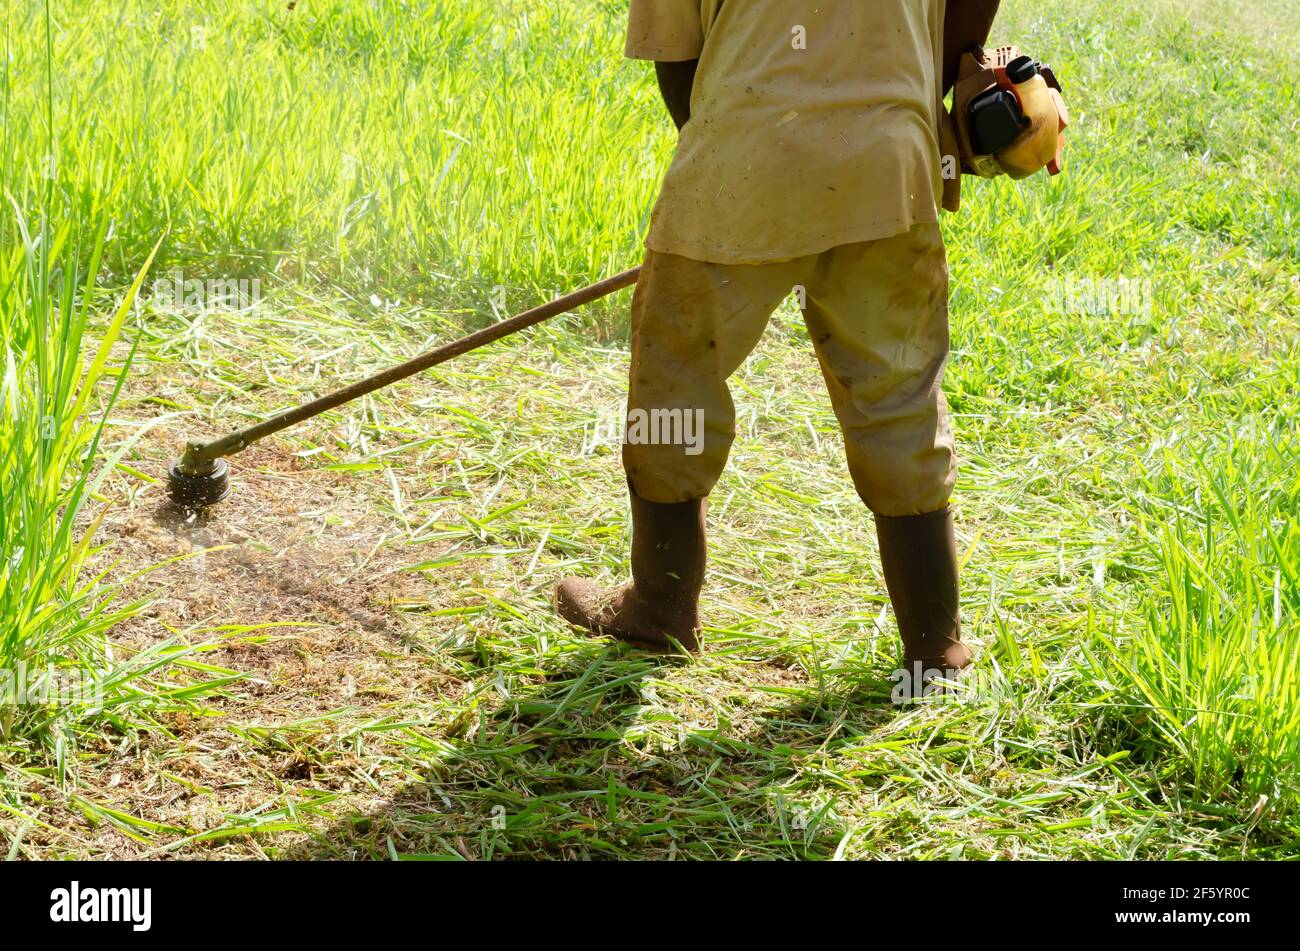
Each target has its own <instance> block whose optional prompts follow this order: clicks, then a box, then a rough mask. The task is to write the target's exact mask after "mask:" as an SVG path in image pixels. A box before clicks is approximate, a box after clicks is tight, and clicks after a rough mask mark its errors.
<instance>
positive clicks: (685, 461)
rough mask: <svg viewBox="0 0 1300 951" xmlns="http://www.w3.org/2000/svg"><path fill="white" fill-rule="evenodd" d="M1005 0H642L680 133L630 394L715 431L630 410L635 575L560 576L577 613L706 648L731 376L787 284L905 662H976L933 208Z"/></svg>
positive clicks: (646, 636)
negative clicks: (972, 55) (658, 432)
mask: <svg viewBox="0 0 1300 951" xmlns="http://www.w3.org/2000/svg"><path fill="white" fill-rule="evenodd" d="M997 8H998V2H997V0H964V2H963V0H946V2H945V0H872V2H869V3H868V2H863V0H822V2H820V3H818V4H809V3H801V2H796V0H763V2H762V3H743V2H739V0H632V2H631V7H630V11H629V19H628V35H627V48H626V53H627V55H628V56H629V57H632V58H635V59H642V60H652V61H654V63H655V70H656V74H657V77H658V83H659V88H660V90H661V93H662V96H663V99H664V102H665V104H666V106H667V109H668V112H669V114H670V115H671V117H672V119H673V121H674V122H675V124H676V125H677V127H678V130H679V133H680V134H679V139H678V143H677V148H676V152H675V154H674V156H673V160H672V163H671V165H670V167H669V169H668V171H667V174H666V176H665V179H664V183H663V186H662V189H661V192H660V195H659V199H658V201H657V203H656V205H655V207H654V211H653V214H652V217H651V221H650V227H649V231H648V234H647V236H646V241H645V244H646V253H645V261H644V265H643V267H642V269H641V273H640V276H639V279H638V282H637V285H636V289H635V292H634V295H633V300H632V345H631V367H630V375H629V387H628V400H627V405H628V414H629V419H630V418H631V417H632V416H633V415H634V414H636V415H638V416H639V417H641V418H642V419H646V418H650V419H654V418H659V419H661V420H672V419H677V418H679V417H681V418H699V419H701V420H702V422H703V439H702V440H698V441H697V444H696V445H694V446H693V447H687V446H685V445H682V444H681V442H682V441H681V440H676V441H674V440H672V439H666V440H665V439H648V438H641V439H633V438H631V436H632V433H631V432H630V430H629V433H628V438H626V439H625V440H624V445H623V450H622V458H623V465H624V469H625V472H626V476H627V483H628V488H629V492H630V497H631V512H632V552H631V567H632V580H631V582H630V583H629V584H627V585H624V586H622V587H619V588H616V589H612V590H609V589H603V588H601V587H599V586H597V585H596V584H595V583H594V582H593V581H592V580H591V579H587V578H579V577H569V578H565V579H564V580H563V581H561V582H560V584H559V585H558V587H557V588H556V591H555V606H556V609H557V611H558V612H559V614H560V615H561V616H562V617H564V618H565V619H566V620H568V621H570V622H571V623H573V624H575V625H578V626H581V627H583V628H585V629H587V630H589V631H592V632H595V633H598V634H605V635H611V636H613V637H615V638H618V639H620V640H623V641H628V642H631V643H634V644H637V645H640V646H642V647H646V648H649V649H655V650H669V651H671V650H677V649H684V650H687V651H693V650H695V649H697V648H698V646H699V635H700V631H701V622H700V612H699V599H700V592H701V589H702V587H703V584H704V578H705V549H706V542H705V511H706V499H707V497H708V495H709V492H710V490H711V489H712V488H713V486H714V483H715V482H716V481H717V479H718V477H719V475H720V474H721V472H722V469H723V467H724V465H725V463H726V459H727V455H728V452H729V450H730V447H731V444H732V441H733V439H734V436H735V413H734V407H733V404H732V400H731V396H730V393H729V391H728V388H727V378H728V377H729V376H730V375H731V374H732V373H733V372H734V371H735V370H736V369H737V368H738V367H739V366H740V364H741V363H742V362H743V361H744V359H745V358H746V356H748V354H749V353H750V351H751V350H752V349H753V348H754V346H755V344H756V343H757V341H758V339H759V337H760V335H761V334H762V332H763V330H764V327H765V325H766V323H767V321H768V319H769V317H770V316H771V314H772V313H773V311H774V310H775V309H776V308H777V307H778V306H779V305H780V304H781V302H782V301H783V300H785V299H786V298H787V297H788V296H789V295H790V294H791V291H792V290H796V291H797V292H798V294H799V298H800V300H801V302H802V304H801V306H802V309H803V317H804V320H805V322H806V324H807V327H808V331H809V334H810V335H811V339H812V344H813V347H814V349H815V350H816V355H817V359H818V362H819V363H820V365H821V369H822V374H823V376H824V378H825V382H826V386H827V389H828V390H829V393H830V399H831V402H832V405H833V408H834V411H835V415H836V417H837V419H838V421H839V424H840V427H841V429H842V431H843V434H844V441H845V450H846V456H847V461H848V468H849V472H850V474H851V476H852V479H853V484H854V486H855V488H856V490H857V492H858V494H859V496H860V497H861V499H862V501H863V502H864V503H865V504H866V506H867V508H869V509H870V510H871V512H872V513H873V514H874V518H875V525H876V529H877V533H878V538H879V542H880V557H881V563H882V568H883V572H884V576H885V583H886V587H887V589H888V593H889V597H890V600H891V602H892V604H893V608H894V614H895V617H896V619H897V623H898V628H899V632H900V634H901V638H902V644H903V657H904V660H905V661H906V662H907V664H908V665H909V666H912V665H919V666H920V668H922V669H924V670H927V671H930V672H931V673H932V674H935V675H939V676H951V674H952V673H953V672H955V671H957V670H960V669H961V668H964V667H966V666H967V665H969V664H970V663H971V652H970V651H969V649H968V647H967V646H966V645H965V644H963V643H962V640H961V621H960V617H959V610H958V578H957V553H956V544H955V538H954V532H953V518H952V513H951V510H950V509H949V504H948V503H949V496H950V495H951V492H952V488H953V479H954V472H955V459H954V446H953V436H952V432H951V429H950V426H949V420H948V413H947V406H946V403H945V401H944V396H943V392H942V390H941V386H940V385H941V382H942V379H943V372H944V366H945V363H946V361H947V357H948V346H949V342H948V268H947V261H946V257H945V251H944V244H943V238H942V236H941V235H940V231H939V224H938V208H939V207H940V206H941V205H942V206H944V207H949V208H954V207H955V198H954V194H953V193H954V191H955V189H954V188H953V186H954V184H955V183H954V182H953V181H951V179H952V178H955V177H956V176H952V175H945V165H946V163H949V162H951V161H952V159H951V156H950V155H949V154H948V152H949V151H950V150H949V148H948V145H947V144H948V143H949V142H951V140H952V135H951V128H950V120H949V118H948V116H947V113H946V112H945V110H944V105H943V99H944V96H945V95H946V93H947V91H948V90H949V89H950V88H951V87H952V85H953V83H954V81H955V79H956V76H957V68H958V60H959V59H960V56H961V53H962V52H963V51H965V50H967V49H969V48H971V47H972V46H974V45H976V44H983V43H984V42H985V41H986V40H987V38H988V33H989V29H990V28H991V25H992V22H993V18H994V16H995V14H996V12H997ZM952 150H955V146H953V147H952ZM664 428H668V429H671V427H664ZM643 435H644V434H643ZM688 448H689V449H691V451H688Z"/></svg>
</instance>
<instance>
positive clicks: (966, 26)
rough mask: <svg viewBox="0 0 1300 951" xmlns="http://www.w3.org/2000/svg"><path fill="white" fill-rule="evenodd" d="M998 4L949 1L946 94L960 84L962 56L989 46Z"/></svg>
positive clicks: (991, 0)
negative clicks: (973, 48)
mask: <svg viewBox="0 0 1300 951" xmlns="http://www.w3.org/2000/svg"><path fill="white" fill-rule="evenodd" d="M997 13H998V0H947V7H946V8H945V11H944V15H943V94H944V95H945V96H946V95H948V90H949V89H951V88H952V86H953V83H955V82H956V81H957V66H958V63H960V62H961V54H962V53H964V52H966V51H967V50H968V49H970V48H971V47H972V46H976V45H979V46H983V45H984V44H985V43H987V42H988V39H989V30H991V29H993V18H994V17H995V16H997Z"/></svg>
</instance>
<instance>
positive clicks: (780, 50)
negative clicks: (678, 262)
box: [626, 0, 944, 264]
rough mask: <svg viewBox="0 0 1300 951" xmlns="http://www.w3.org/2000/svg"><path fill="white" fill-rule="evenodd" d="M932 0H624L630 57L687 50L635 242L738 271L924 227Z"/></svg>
mask: <svg viewBox="0 0 1300 951" xmlns="http://www.w3.org/2000/svg"><path fill="white" fill-rule="evenodd" d="M943 10H944V0H631V9H630V14H629V21H628V37H627V50H626V52H627V55H628V56H630V57H632V58H634V59H647V60H660V61H677V60H690V59H696V58H698V59H699V61H700V63H699V69H698V71H697V73H696V76H695V87H694V90H693V91H692V94H691V119H690V121H689V122H687V123H686V125H685V127H684V128H683V129H682V132H681V138H680V140H679V142H678V144H677V151H676V154H675V155H674V156H673V161H672V164H671V165H670V166H669V169H668V173H667V175H666V177H665V179H664V185H663V190H662V192H661V193H660V195H659V201H658V202H657V204H656V205H655V209H654V214H653V216H652V217H651V221H650V231H649V234H648V235H647V236H646V247H648V248H650V249H651V250H654V251H661V252H664V253H668V254H678V255H681V256H683V257H689V258H694V259H695V260H700V261H716V262H720V263H726V264H750V263H759V262H763V261H780V260H786V259H789V258H795V257H801V256H803V255H806V254H814V253H817V252H819V251H824V250H826V249H827V248H832V247H835V246H837V245H841V244H851V243H854V242H858V241H871V240H874V239H876V238H885V237H889V236H890V235H894V234H899V233H901V232H903V231H906V230H908V229H909V228H911V227H912V225H913V224H915V223H917V222H924V221H935V220H937V218H938V210H937V208H936V202H937V201H938V200H939V198H940V197H941V195H942V191H943V183H942V177H941V166H940V155H939V138H938V136H939V133H938V121H939V115H940V112H941V109H942V103H941V100H942V95H941V90H940V84H941V75H942V72H941V69H940V58H941V53H942V49H943Z"/></svg>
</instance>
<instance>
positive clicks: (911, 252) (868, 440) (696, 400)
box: [623, 223, 955, 515]
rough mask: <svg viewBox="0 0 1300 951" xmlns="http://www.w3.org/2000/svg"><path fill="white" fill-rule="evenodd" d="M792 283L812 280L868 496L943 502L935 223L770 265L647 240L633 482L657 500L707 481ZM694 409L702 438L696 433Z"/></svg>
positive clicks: (892, 511) (924, 505) (910, 511)
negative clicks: (744, 378)
mask: <svg viewBox="0 0 1300 951" xmlns="http://www.w3.org/2000/svg"><path fill="white" fill-rule="evenodd" d="M792 289H793V290H795V291H796V293H798V292H799V291H800V290H801V289H802V293H801V294H800V297H801V298H802V299H803V301H804V304H805V306H804V310H803V316H804V322H805V323H806V324H807V327H808V332H809V334H810V335H811V337H812V343H813V346H814V348H815V349H816V351H817V359H818V361H819V362H820V364H821V368H822V375H823V376H824V377H825V380H826V385H827V387H828V389H829V391H830V397H831V404H832V406H833V407H834V410H835V415H836V417H837V418H838V420H839V423H840V428H841V429H842V430H843V433H844V441H845V451H846V455H847V457H848V466H849V472H850V473H851V475H852V477H853V483H854V485H855V487H856V488H857V491H858V494H859V495H860V496H861V497H862V500H863V501H864V502H865V503H866V504H867V506H868V507H869V508H870V509H871V510H872V511H873V512H875V513H876V514H878V515H921V514H925V513H928V512H935V511H938V510H940V509H942V508H943V507H944V506H945V505H947V503H948V497H949V495H950V494H951V492H952V484H953V478H954V473H955V462H954V453H953V440H952V433H951V431H950V429H949V425H948V410H947V403H946V402H945V401H944V397H943V393H942V391H941V390H940V384H941V382H942V379H943V370H944V365H945V364H946V362H947V358H948V265H947V258H946V256H945V253H944V246H943V239H942V237H941V236H940V233H939V226H938V225H937V224H934V223H922V224H918V225H915V226H914V227H913V228H912V229H911V230H910V231H907V232H904V233H902V234H899V235H895V236H893V237H890V238H883V239H881V240H878V241H867V242H863V243H860V244H849V245H842V246H840V247H836V248H832V249H830V250H829V251H824V252H822V253H820V254H813V255H809V256H807V257H801V258H795V259H794V260H790V261H781V262H775V263H765V264H754V265H748V264H747V265H736V264H714V263H708V262H704V261H694V260H691V259H689V258H684V257H679V256H676V255H671V254H661V253H656V252H654V251H647V252H646V259H645V264H644V266H643V267H642V269H641V276H640V279H639V280H638V282H637V286H636V291H635V293H634V295H633V299H632V365H631V381H630V386H629V390H628V421H627V422H628V425H627V430H626V432H625V438H624V443H623V465H624V468H625V469H626V471H627V476H628V479H629V481H630V482H631V484H632V488H633V489H634V491H635V492H636V494H637V495H639V496H640V497H641V498H643V499H645V500H647V501H650V502H682V501H685V500H687V499H694V498H700V497H702V496H705V495H708V494H709V491H710V490H711V489H712V488H713V485H714V483H715V482H717V480H718V477H719V476H720V475H721V474H722V469H723V467H724V466H725V465H726V462H727V454H728V453H729V452H730V450H731V443H732V441H733V439H734V438H735V423H736V417H735V406H734V404H733V403H732V401H731V394H730V392H729V391H728V389H727V378H728V377H729V376H731V374H732V373H733V372H735V370H736V369H737V368H738V367H739V366H740V364H741V363H742V362H743V361H744V359H745V357H747V356H748V355H749V353H750V351H752V350H753V349H754V346H755V345H756V344H757V343H758V340H759V337H760V336H761V335H762V333H763V329H764V328H765V327H766V325H767V321H768V319H769V318H770V317H771V315H772V312H773V311H774V310H775V309H776V308H777V307H778V306H779V305H780V304H781V302H782V301H783V300H784V299H785V298H786V297H787V296H788V295H789V294H790V293H791V291H792ZM669 420H673V421H674V423H673V425H669V424H668V421H669ZM683 420H684V421H685V428H684V429H682V428H681V427H682V422H683ZM695 420H698V421H699V423H700V424H702V433H703V435H702V438H700V437H699V436H698V434H691V433H690V430H691V424H692V421H695ZM656 421H660V422H662V423H663V425H659V426H656V425H654V423H655V422H656ZM683 434H685V435H692V436H693V438H689V439H687V438H680V437H682V436H683Z"/></svg>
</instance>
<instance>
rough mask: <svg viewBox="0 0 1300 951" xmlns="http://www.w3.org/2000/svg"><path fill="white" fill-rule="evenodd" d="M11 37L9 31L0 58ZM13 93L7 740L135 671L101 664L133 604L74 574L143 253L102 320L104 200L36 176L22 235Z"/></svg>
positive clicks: (0, 256) (2, 469)
mask: <svg viewBox="0 0 1300 951" xmlns="http://www.w3.org/2000/svg"><path fill="white" fill-rule="evenodd" d="M37 15H38V16H41V20H40V21H38V22H39V27H40V30H39V35H41V36H43V38H44V40H45V57H44V63H43V64H42V65H43V72H44V74H45V83H44V84H43V86H44V93H45V95H44V97H43V105H44V109H43V114H42V115H41V120H42V123H43V125H44V126H45V128H46V129H47V130H50V133H51V134H50V135H49V136H47V137H46V148H45V149H43V150H41V151H40V154H41V155H42V156H54V155H56V154H57V153H56V151H55V150H54V148H53V146H52V145H51V143H52V142H53V141H54V138H55V137H54V135H53V130H54V128H55V106H54V102H55V96H54V92H53V90H54V85H55V84H54V68H53V55H52V49H53V36H54V31H53V18H52V17H51V15H50V10H49V7H48V5H46V6H45V7H44V9H43V10H38V11H37ZM10 25H11V24H9V23H6V26H10ZM11 39H12V36H11V34H10V32H9V31H8V30H7V31H6V36H5V40H6V43H5V48H6V53H8V52H9V50H10V41H11ZM41 85H42V84H37V83H32V84H31V86H33V87H40V86H41ZM11 94H12V89H11V88H10V87H9V86H8V85H7V84H6V87H5V89H4V97H3V101H4V104H5V112H4V115H3V119H4V123H3V139H2V141H3V143H4V145H5V152H6V158H5V164H4V170H5V173H6V180H5V182H4V185H5V189H4V200H5V201H6V203H7V204H8V205H9V207H8V208H7V209H6V211H7V212H9V213H10V214H7V215H6V216H5V217H6V220H7V225H6V227H5V228H4V229H3V232H4V234H5V236H6V239H7V240H6V241H5V243H4V245H3V246H0V247H2V248H3V250H2V251H0V355H2V358H3V362H2V364H0V734H3V735H6V736H7V735H9V734H11V733H17V734H19V735H24V734H27V733H31V732H33V731H34V730H36V729H38V728H40V727H42V726H45V725H48V724H49V723H50V722H51V721H53V720H59V719H62V718H64V717H65V716H67V715H69V714H72V715H80V714H84V713H87V712H93V711H97V710H102V708H103V706H104V705H106V704H114V703H119V702H121V701H122V700H123V695H122V693H121V689H120V688H121V687H122V686H123V685H124V684H125V683H127V682H128V681H129V680H130V676H131V675H130V674H129V673H128V671H129V670H130V669H131V668H132V666H133V665H132V664H131V663H128V664H127V666H126V667H123V666H121V665H120V664H115V663H113V662H111V661H110V656H111V654H110V652H109V650H108V649H107V642H106V640H105V638H104V635H105V632H107V631H108V630H109V629H110V628H111V627H112V626H113V625H114V624H116V623H118V622H119V621H121V620H122V619H123V618H125V617H128V616H129V615H130V614H132V613H133V612H134V611H135V610H137V608H138V605H137V604H121V603H115V601H116V595H117V586H116V585H114V584H111V583H108V582H106V581H105V578H104V575H103V574H99V575H93V576H90V577H84V576H83V574H84V573H83V568H84V567H85V565H86V562H87V558H88V555H89V554H90V553H91V551H92V545H93V543H94V536H95V530H96V528H97V526H98V520H97V519H88V517H87V514H88V513H87V512H86V504H87V502H88V501H89V500H90V499H91V497H92V496H93V495H95V493H96V491H97V489H98V487H99V485H100V484H101V482H102V481H103V479H104V478H105V477H106V475H107V474H108V473H109V472H110V471H111V470H112V468H113V462H114V460H112V459H109V460H105V459H103V458H101V444H102V442H103V436H104V428H105V425H106V423H107V420H108V412H109V410H110V409H111V408H112V406H113V404H114V402H115V401H116V400H117V397H118V395H119V394H120V392H121V390H122V387H123V385H124V384H125V382H126V379H127V374H128V372H129V369H130V366H131V357H132V356H133V354H134V350H133V349H130V350H129V351H128V352H127V353H126V355H125V356H124V357H123V355H121V354H116V355H115V350H116V349H117V348H118V347H119V344H121V343H122V334H123V330H124V328H125V327H126V322H127V318H128V315H129V314H130V313H131V311H132V307H133V304H134V301H135V297H136V294H137V292H138V291H139V289H140V285H141V283H142V282H143V280H144V276H145V273H146V272H147V271H148V267H149V264H150V262H151V260H152V258H153V251H150V252H148V253H147V255H146V258H145V261H144V267H143V269H142V270H141V271H140V272H139V274H138V276H137V277H136V278H135V280H134V282H133V283H132V284H131V285H130V287H129V288H128V289H127V291H126V293H125V294H123V295H121V297H120V300H119V301H118V303H117V306H116V308H115V309H110V310H109V311H108V313H107V315H105V313H104V312H103V307H104V298H105V295H104V294H102V293H100V292H99V290H98V288H97V286H96V278H97V276H98V274H99V270H100V262H101V259H102V257H103V253H104V249H105V244H106V239H107V237H108V233H109V227H108V224H107V221H104V222H103V223H101V224H100V225H99V226H98V227H97V228H95V229H94V230H91V231H89V232H83V231H82V230H81V229H82V228H83V227H85V226H86V225H87V223H88V222H90V220H91V219H92V218H93V216H94V214H95V211H96V209H97V208H98V206H99V204H100V202H101V200H102V197H103V196H98V195H96V196H90V195H84V196H82V198H81V199H80V200H71V199H72V196H69V195H67V194H62V193H60V192H59V191H58V190H57V189H56V185H55V175H54V174H52V173H51V174H46V175H44V176H43V177H42V179H41V182H40V183H39V185H34V186H33V187H32V188H29V189H27V190H25V191H22V190H20V194H22V196H23V197H24V198H26V199H28V200H29V201H31V202H32V206H33V207H38V211H37V214H38V216H39V217H38V222H37V226H36V228H35V229H34V230H33V229H29V227H28V221H27V217H26V215H25V214H24V209H23V208H22V207H21V206H20V205H19V203H18V199H17V198H16V197H15V195H14V193H13V191H11V190H10V187H9V186H11V185H13V184H15V182H14V181H13V180H12V177H11V176H12V151H11V148H12V146H13V145H14V143H15V142H16V141H17V140H18V133H17V130H16V129H15V127H14V125H13V123H12V121H11V120H12V118H13V115H12V107H11V101H10V100H11ZM56 165H57V163H56V162H55V161H54V160H53V159H50V160H49V161H48V164H45V165H44V167H45V168H47V169H49V170H50V171H51V172H52V170H53V168H54V167H55V166H56ZM56 205H57V206H59V207H60V209H61V210H60V212H59V213H58V214H56V213H55V212H54V211H53V209H54V207H55V206H56ZM56 218H57V219H58V223H56V220H55V219H56ZM155 250H156V245H155ZM92 327H93V328H94V329H93V334H94V336H95V338H96V339H92ZM114 364H116V366H115V368H114V366H113V365H114ZM125 448H126V446H125V445H124V446H121V447H119V449H118V457H120V454H121V452H123V451H125ZM100 517H101V518H102V513H101V515H100Z"/></svg>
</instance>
